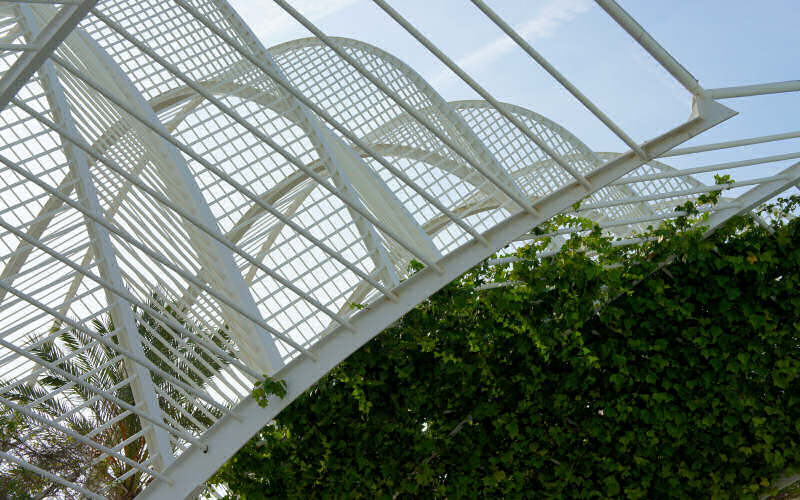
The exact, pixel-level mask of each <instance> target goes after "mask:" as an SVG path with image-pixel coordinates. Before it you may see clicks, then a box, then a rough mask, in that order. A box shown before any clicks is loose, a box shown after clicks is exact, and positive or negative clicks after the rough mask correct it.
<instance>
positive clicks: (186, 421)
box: [0, 292, 231, 500]
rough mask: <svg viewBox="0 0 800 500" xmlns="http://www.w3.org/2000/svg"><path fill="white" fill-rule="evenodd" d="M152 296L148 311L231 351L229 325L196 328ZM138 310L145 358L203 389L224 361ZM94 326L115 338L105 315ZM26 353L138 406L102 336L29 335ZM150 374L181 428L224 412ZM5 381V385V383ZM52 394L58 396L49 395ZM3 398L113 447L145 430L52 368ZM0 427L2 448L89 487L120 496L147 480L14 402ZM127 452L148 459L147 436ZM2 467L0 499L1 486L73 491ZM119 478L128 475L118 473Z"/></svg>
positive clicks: (60, 493) (61, 493)
mask: <svg viewBox="0 0 800 500" xmlns="http://www.w3.org/2000/svg"><path fill="white" fill-rule="evenodd" d="M149 302H150V303H149V308H150V309H153V310H158V311H161V312H162V314H164V315H165V316H170V317H172V318H173V319H175V320H176V321H178V322H179V323H180V324H181V325H182V326H183V327H184V328H186V329H187V330H189V331H191V332H192V333H194V334H195V335H197V336H200V337H205V338H206V339H209V340H211V341H213V342H214V343H215V344H216V345H217V346H218V347H220V348H221V349H223V350H225V351H226V352H229V353H230V352H231V349H230V347H229V346H230V342H229V339H228V336H227V334H226V333H225V331H217V332H216V334H215V335H202V333H197V332H195V331H194V329H193V327H192V326H191V325H190V324H189V323H188V322H187V321H186V319H185V314H183V311H182V310H180V309H179V308H177V307H176V306H175V303H174V301H168V300H166V299H164V298H163V295H162V294H161V293H158V292H154V293H152V294H151V297H150V301H149ZM134 312H135V313H137V314H135V315H134V317H135V318H136V319H137V327H138V333H139V335H140V336H141V337H142V338H143V339H144V340H145V342H143V348H144V352H145V356H146V357H147V359H148V360H149V361H151V362H152V363H153V364H155V365H156V366H157V367H158V368H160V369H161V370H162V371H163V372H165V373H168V374H170V375H172V376H174V377H178V378H185V377H189V378H190V379H191V380H192V382H193V383H194V384H195V385H197V386H200V387H202V386H204V385H206V384H207V383H208V382H209V380H210V379H211V378H212V377H213V376H214V375H215V373H216V372H218V371H219V370H221V369H222V368H224V365H225V362H224V360H222V359H220V357H218V356H216V355H211V354H209V353H208V351H207V350H204V349H203V348H202V347H201V346H200V345H199V344H198V343H197V342H195V341H194V340H193V339H192V338H191V337H190V336H188V335H185V334H184V333H182V332H179V331H176V330H173V329H171V328H168V327H165V326H164V324H163V322H160V321H158V320H157V319H156V318H155V317H154V316H152V315H151V314H150V313H149V312H148V311H146V310H140V309H137V308H136V307H134ZM92 324H93V328H94V330H95V332H96V333H97V334H98V335H101V336H104V337H106V338H109V339H111V340H112V341H113V342H114V343H117V342H118V341H117V338H116V336H115V335H114V323H113V320H112V318H111V317H110V316H106V317H104V318H103V319H102V320H100V319H95V320H93V322H92ZM57 327H58V325H56V328H57ZM39 338H41V337H39ZM29 351H30V352H31V353H32V354H33V355H34V356H35V357H36V358H38V359H40V360H42V361H43V362H47V363H54V364H57V365H58V366H59V367H60V368H62V369H63V370H64V371H66V372H67V373H69V374H71V375H74V376H76V377H84V378H85V380H86V381H87V382H88V383H89V385H91V386H92V387H96V388H98V389H101V390H103V391H106V392H109V393H112V394H114V396H115V397H116V398H118V399H119V400H121V401H123V402H125V403H128V404H131V405H133V404H135V402H134V397H133V392H132V390H131V387H130V384H127V383H125V380H126V379H127V378H128V373H127V370H126V367H125V363H124V362H123V360H122V359H116V358H117V357H118V353H117V352H116V351H115V350H114V349H112V348H111V347H109V346H107V345H104V344H101V343H99V342H97V341H96V340H95V339H93V338H92V336H90V335H88V334H87V333H86V332H83V331H81V330H77V329H68V330H64V331H63V332H61V333H60V334H59V335H58V336H57V337H56V338H55V339H51V340H48V341H45V342H39V341H37V339H36V338H31V339H30V341H29ZM152 379H153V383H154V384H155V385H156V386H157V387H158V389H159V390H160V391H162V393H164V394H166V395H167V396H168V397H164V396H161V395H159V403H160V406H161V408H162V410H163V411H164V413H166V414H167V415H168V416H169V417H170V418H171V419H172V420H173V421H175V422H177V423H178V424H179V425H180V426H181V427H183V428H184V429H186V430H189V431H199V430H201V427H199V426H198V425H197V424H200V425H201V426H202V427H208V426H210V425H211V424H212V423H213V421H214V420H215V419H216V417H219V410H217V409H215V408H213V407H210V406H206V405H204V404H203V403H198V402H197V401H195V400H189V398H188V397H187V396H186V395H185V392H183V391H181V390H178V389H176V388H175V387H174V386H173V385H172V384H171V383H170V382H169V381H168V380H166V379H165V377H164V376H162V375H160V374H158V373H153V374H152ZM4 385H6V384H2V383H0V386H4ZM52 394H58V396H56V397H50V395H52ZM4 397H5V398H7V399H9V400H11V401H14V402H15V403H17V404H20V405H31V404H32V405H33V409H34V411H36V412H38V413H39V414H41V415H43V416H45V417H47V418H50V419H57V418H61V419H62V423H63V425H65V426H66V427H68V428H70V429H71V430H73V431H75V432H77V433H79V434H81V435H84V436H87V437H90V438H91V439H93V440H95V441H97V442H98V443H101V444H103V445H105V446H108V447H114V446H116V445H118V444H119V443H122V442H124V441H126V440H128V439H129V438H131V437H132V436H134V435H136V434H137V433H139V432H140V431H141V429H142V427H141V422H140V420H139V418H138V417H137V416H136V415H133V414H128V415H125V416H123V415H124V414H125V413H126V412H125V410H124V408H122V407H120V405H118V404H117V403H115V402H113V401H109V400H107V399H105V398H98V397H94V393H93V392H91V391H89V390H87V389H86V388H85V387H83V386H82V385H80V384H73V383H71V381H70V380H69V379H68V378H66V377H64V376H63V375H62V374H60V373H57V372H54V371H46V372H43V373H42V374H41V375H40V376H39V377H38V378H37V379H36V381H35V382H34V383H30V384H26V385H17V386H16V387H14V388H13V389H12V390H11V391H9V392H7V393H6V394H5V395H4ZM169 400H172V401H169ZM176 404H177V406H180V407H182V411H179V410H178V409H176ZM187 414H188V416H187ZM109 423H111V424H110V425H105V424H109ZM20 431H22V432H20ZM0 432H2V435H0V447H2V449H3V451H8V450H13V451H14V453H13V454H15V455H17V456H23V457H25V459H26V460H27V461H28V462H29V463H31V464H32V465H36V466H38V467H40V468H43V469H45V470H50V471H52V472H54V473H59V475H61V476H62V477H64V478H65V479H68V480H70V481H73V482H77V483H79V484H82V485H84V486H86V487H87V488H89V489H91V490H95V491H99V490H103V489H105V490H106V491H105V495H107V496H108V497H109V498H113V499H115V500H123V499H130V498H133V497H135V496H136V495H137V494H138V493H139V492H141V490H142V489H143V488H144V487H145V486H146V485H147V483H148V482H149V481H150V478H149V476H146V475H144V474H143V473H142V472H139V471H136V472H133V471H132V470H131V469H132V468H131V466H130V465H129V464H127V463H125V462H124V461H122V460H120V459H118V458H117V457H115V456H105V457H102V458H100V455H101V454H100V452H99V451H98V450H96V449H94V448H92V447H90V446H88V445H86V444H83V443H81V442H80V441H78V440H74V439H65V436H64V434H63V433H60V432H56V431H54V430H52V429H50V428H48V427H42V426H38V425H37V424H36V423H35V422H33V421H32V419H30V418H28V417H25V416H23V415H21V414H19V413H18V412H15V411H13V410H12V409H10V408H3V411H2V412H0ZM12 434H15V435H17V436H27V438H26V439H24V440H22V439H16V440H15V439H11V438H9V437H8V436H10V435H12ZM122 454H123V455H124V456H125V457H126V458H128V459H131V460H133V461H135V462H138V463H141V462H144V461H145V460H147V458H148V448H147V445H146V442H145V439H144V437H143V436H139V437H138V438H136V439H133V440H131V441H130V442H129V443H127V444H126V445H125V446H124V448H123V450H122ZM0 473H1V476H0V498H3V493H4V490H5V493H6V497H10V498H15V496H14V491H15V488H16V489H20V488H28V494H29V495H31V496H33V495H36V496H38V497H40V498H44V497H51V498H52V497H54V496H55V497H61V498H71V497H72V495H71V494H70V493H69V492H68V491H67V490H66V489H65V488H63V487H61V486H59V485H54V484H50V483H49V481H47V480H42V478H39V477H38V476H33V475H31V474H30V473H28V472H27V471H25V470H23V469H21V468H17V467H11V466H8V467H6V470H3V469H0ZM28 476H32V477H28ZM122 477H124V479H122V480H120V479H118V478H122ZM36 481H38V483H36ZM26 498H28V497H26Z"/></svg>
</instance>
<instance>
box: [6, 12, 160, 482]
mask: <svg viewBox="0 0 800 500" xmlns="http://www.w3.org/2000/svg"><path fill="white" fill-rule="evenodd" d="M19 11H20V17H21V19H22V21H23V23H24V24H25V28H26V30H27V31H28V35H29V36H30V37H31V38H33V39H36V38H37V37H38V35H39V28H38V25H37V22H36V18H35V16H34V14H33V11H32V10H31V8H30V6H28V5H25V4H21V5H19ZM38 71H39V77H40V81H41V84H42V87H43V88H44V90H45V92H46V95H47V100H48V102H49V104H50V107H51V110H52V112H53V116H54V121H55V122H56V123H59V124H61V125H62V126H63V127H65V128H66V129H67V130H69V131H70V132H71V133H73V134H77V133H78V132H77V127H76V126H75V121H74V120H73V118H72V115H71V113H70V109H69V104H68V103H67V99H66V96H65V94H64V89H63V88H62V86H61V83H60V82H59V80H58V75H57V74H56V71H55V67H54V65H53V63H52V62H50V61H45V62H44V63H43V64H42V65H41V66H40V67H39V69H38ZM62 146H63V149H64V155H65V156H66V158H67V161H68V162H69V168H70V174H71V177H72V178H74V179H76V180H77V181H78V182H77V186H76V188H77V189H76V190H77V194H78V197H79V200H80V202H81V203H82V204H84V206H85V207H86V209H87V211H89V212H90V213H92V214H95V215H97V216H102V209H101V208H100V202H99V201H98V198H97V191H96V190H95V187H94V182H93V180H92V177H91V173H90V172H89V163H88V161H87V158H86V155H85V153H84V152H83V151H81V150H80V149H77V148H75V147H74V146H73V145H72V144H71V143H70V142H68V141H63V143H62ZM86 228H87V230H88V233H89V238H90V240H91V245H92V248H93V250H94V254H95V255H97V256H98V257H99V264H98V268H99V271H100V276H101V277H102V278H103V279H105V280H107V281H109V282H110V283H112V284H113V285H114V286H115V287H117V288H121V289H124V288H125V283H124V280H123V279H122V272H121V270H120V268H119V264H118V262H117V258H116V254H115V251H114V246H113V244H112V242H111V237H110V236H109V234H108V231H107V230H106V229H105V228H103V227H102V226H100V225H98V224H97V223H95V222H94V221H92V220H90V219H88V218H86ZM106 300H108V303H109V304H110V305H111V317H112V318H113V321H114V332H115V334H116V336H117V339H118V340H119V343H120V345H121V346H122V347H123V348H124V349H125V350H127V351H129V352H131V353H133V354H135V355H137V356H140V357H145V355H144V350H143V348H142V344H141V342H140V340H139V330H138V326H137V324H136V321H135V319H134V317H133V310H132V308H131V304H130V303H129V302H127V301H125V300H123V299H122V298H121V297H119V296H118V295H116V294H114V293H112V292H110V291H108V290H106ZM125 368H126V370H127V371H128V374H129V376H131V381H130V385H131V390H132V392H133V398H134V404H135V405H136V406H137V407H138V408H139V409H140V410H141V411H142V412H143V413H145V414H147V415H148V416H150V417H152V418H153V419H155V420H157V421H159V422H163V420H164V418H163V416H162V411H161V407H160V406H159V405H158V399H157V397H156V391H155V386H154V384H153V380H152V379H151V377H150V372H149V371H148V370H147V369H146V368H144V367H143V366H141V365H140V364H138V363H136V362H134V361H133V360H131V359H129V358H126V359H125ZM140 422H141V425H142V428H143V429H144V430H145V440H146V442H147V449H148V451H149V455H150V460H151V461H152V464H153V467H155V468H156V470H159V471H161V470H164V469H165V468H166V467H167V466H168V465H169V464H170V463H172V461H173V460H174V456H173V454H172V447H171V445H170V438H169V434H168V433H167V431H166V430H164V429H162V428H159V427H156V426H154V425H152V424H150V423H148V422H146V421H141V420H140Z"/></svg>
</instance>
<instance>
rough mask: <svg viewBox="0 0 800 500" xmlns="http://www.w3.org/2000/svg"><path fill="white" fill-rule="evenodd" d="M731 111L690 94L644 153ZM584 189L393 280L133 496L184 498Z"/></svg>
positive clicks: (538, 205) (622, 161) (606, 169)
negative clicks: (444, 290) (336, 373)
mask: <svg viewBox="0 0 800 500" xmlns="http://www.w3.org/2000/svg"><path fill="white" fill-rule="evenodd" d="M735 114H736V113H735V112H734V111H732V110H730V109H728V108H726V107H724V106H722V105H720V104H718V103H716V102H713V101H709V100H705V99H697V100H696V101H695V106H694V111H693V114H692V117H691V119H690V120H689V121H688V122H687V123H685V124H683V125H681V126H679V127H677V128H675V129H673V130H671V131H669V132H668V133H666V134H664V135H662V136H659V137H657V138H655V139H653V140H652V141H649V142H648V143H647V145H646V148H647V153H648V155H649V156H658V155H659V154H660V153H663V152H665V151H668V150H669V149H671V148H673V147H675V146H677V145H678V144H680V143H682V142H685V141H687V140H689V139H690V138H691V137H693V136H695V135H697V134H699V133H701V132H703V131H705V130H707V129H709V128H711V127H713V126H715V125H717V124H719V123H721V122H723V121H725V120H727V119H728V118H730V117H732V116H734V115H735ZM642 163H643V162H642V160H641V159H640V158H638V157H637V156H636V154H635V153H633V152H629V153H627V154H624V155H621V156H620V157H618V158H617V159H615V160H612V161H610V162H608V163H606V164H604V165H603V166H601V167H599V168H598V169H596V170H595V171H593V172H591V173H590V174H589V176H588V180H589V182H590V183H591V185H592V186H595V187H596V188H597V189H599V188H601V187H603V186H605V185H607V184H608V183H610V182H612V181H614V180H616V179H618V178H620V177H622V176H623V175H625V174H626V173H628V172H630V171H631V170H633V169H635V168H637V167H639V166H641V165H642ZM585 196H586V192H585V189H584V188H583V186H581V185H580V184H578V183H577V182H575V183H573V184H570V185H568V186H565V187H563V188H561V189H559V190H558V191H555V192H553V193H551V194H550V195H548V196H546V197H544V198H542V199H540V200H538V201H536V202H535V203H534V207H535V209H536V210H535V213H536V214H537V215H532V214H531V213H530V212H519V213H517V214H516V215H513V216H511V217H509V218H508V219H506V220H505V221H503V222H501V223H500V224H498V225H497V226H495V227H493V228H491V229H489V230H488V231H486V232H485V233H484V234H483V235H484V237H485V238H486V239H487V240H488V241H489V242H490V246H489V247H488V248H487V247H485V246H484V245H482V244H480V243H479V242H477V241H475V240H472V241H470V242H469V243H467V244H465V245H463V246H461V247H460V248H458V249H457V250H455V251H453V252H452V253H450V254H448V255H446V256H445V257H444V258H442V259H441V260H440V261H439V262H438V264H439V266H440V267H441V268H442V270H443V273H441V274H439V273H437V272H435V271H434V270H433V269H431V268H425V269H423V270H421V271H420V272H418V273H417V274H415V275H414V276H412V277H411V278H409V279H408V280H406V281H404V282H403V283H401V284H400V285H399V286H398V287H397V288H396V289H395V292H396V293H397V296H398V300H397V302H392V301H390V300H387V299H386V298H385V297H381V298H379V299H377V300H376V301H375V302H374V303H372V304H370V307H369V309H367V310H364V311H362V312H361V313H359V314H357V315H355V316H354V317H353V319H352V323H353V327H354V329H355V333H349V332H347V331H346V330H345V329H344V328H342V327H338V328H336V329H334V330H333V331H332V332H331V333H330V334H328V335H326V336H325V337H324V338H322V339H321V340H320V341H319V342H318V343H317V344H314V345H313V346H312V347H311V350H312V351H313V352H315V353H316V354H318V358H319V359H318V361H313V360H312V359H310V358H306V357H301V358H298V359H296V360H293V361H292V362H290V363H289V364H287V365H286V366H285V367H284V368H283V369H282V370H281V371H279V372H278V373H276V374H275V375H274V376H275V377H276V378H279V379H284V380H285V381H286V383H287V391H288V392H287V394H286V396H285V397H284V398H283V399H279V398H276V397H271V398H270V400H269V404H268V406H267V407H266V408H262V407H260V406H259V405H258V404H257V403H256V402H255V401H254V400H253V398H252V397H248V398H246V399H244V400H243V401H242V402H241V403H240V404H239V405H238V406H237V407H236V408H235V411H236V413H237V414H238V415H240V416H241V418H242V421H241V422H238V421H234V420H232V419H230V418H228V417H224V418H223V419H221V420H220V421H219V422H218V423H217V425H215V426H214V427H213V428H212V429H210V430H209V431H208V432H207V433H206V434H205V436H204V438H206V439H207V443H208V446H209V448H208V450H207V452H204V450H202V449H198V448H196V447H192V448H189V449H188V450H186V451H185V452H184V453H183V454H182V455H181V456H180V457H178V458H177V459H176V460H175V462H174V463H173V464H172V466H170V467H169V469H168V470H167V474H169V477H170V478H171V479H173V481H174V485H169V484H167V483H166V482H165V481H162V480H158V479H156V480H154V481H153V482H152V483H151V484H150V486H149V487H148V488H147V489H146V490H145V491H144V492H142V493H141V494H140V496H139V497H138V498H140V499H141V500H148V499H159V498H186V496H187V495H189V494H190V493H191V492H192V491H193V490H194V489H195V488H196V487H197V486H198V484H199V483H201V482H203V481H205V479H206V478H208V477H210V476H211V475H212V474H213V473H214V472H216V470H217V469H218V468H219V466H220V465H222V464H223V463H224V462H225V461H226V460H228V458H230V457H231V456H232V455H233V454H234V453H235V452H236V451H237V450H238V449H239V448H240V447H241V446H242V445H244V443H246V442H247V440H248V439H250V437H251V436H253V435H254V434H255V433H256V432H258V431H259V429H261V427H263V426H264V425H265V424H266V423H267V422H269V421H270V420H271V419H272V418H274V417H275V416H276V415H277V414H278V413H279V412H280V411H281V410H283V409H284V408H285V407H286V406H288V405H289V403H291V402H292V401H293V400H294V399H295V398H297V397H298V396H299V395H301V394H302V393H303V391H305V390H306V389H307V388H308V387H310V386H311V384H313V383H315V382H316V381H317V380H319V378H320V377H322V376H323V375H325V373H327V372H328V371H329V370H331V369H332V368H333V367H335V366H336V365H337V364H339V363H340V362H341V361H342V360H343V359H345V358H346V357H347V356H349V355H350V354H352V353H353V352H354V351H355V350H356V349H358V348H359V347H361V346H362V345H363V344H365V343H366V342H368V341H369V340H370V339H372V338H373V337H374V336H375V335H377V334H378V333H380V332H381V331H382V330H383V329H384V328H386V327H387V326H388V325H390V324H391V323H392V322H394V321H396V320H397V319H398V318H400V317H401V316H402V315H403V314H405V313H406V312H408V311H409V310H411V309H412V308H413V307H415V306H416V305H417V303H418V302H419V298H420V297H428V296H430V295H431V294H433V293H434V292H436V291H437V290H438V289H439V288H441V287H442V286H444V285H445V284H447V283H449V282H450V281H452V280H454V279H456V278H457V277H458V276H460V275H461V274H462V273H464V272H465V271H467V270H468V269H469V268H470V267H471V266H473V265H474V264H475V263H477V262H480V261H481V260H483V259H485V258H486V257H488V256H489V255H491V254H492V253H494V252H496V251H497V250H499V249H501V248H503V247H504V246H505V245H506V244H507V243H508V242H509V241H512V240H513V239H514V238H516V237H517V236H519V235H521V234H523V233H525V232H527V231H529V230H530V229H531V228H532V227H535V226H536V225H538V224H541V223H542V222H544V221H545V220H547V219H548V218H550V217H552V216H553V215H555V214H557V213H559V212H561V211H563V210H565V209H567V208H568V207H570V206H571V205H572V204H574V203H576V202H578V201H580V200H581V199H583V198H584V197H585Z"/></svg>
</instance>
